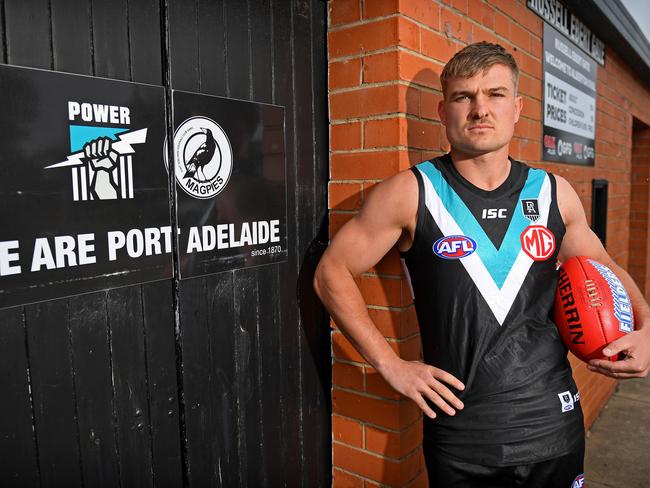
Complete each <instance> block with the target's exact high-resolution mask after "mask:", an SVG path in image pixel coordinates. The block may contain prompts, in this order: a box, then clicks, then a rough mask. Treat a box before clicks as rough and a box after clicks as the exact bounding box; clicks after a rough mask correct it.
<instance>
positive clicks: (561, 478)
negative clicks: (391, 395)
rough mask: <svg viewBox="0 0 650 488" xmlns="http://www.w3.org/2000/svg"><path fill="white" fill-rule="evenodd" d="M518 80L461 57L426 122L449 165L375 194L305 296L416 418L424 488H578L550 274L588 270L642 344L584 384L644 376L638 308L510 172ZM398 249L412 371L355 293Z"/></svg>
mask: <svg viewBox="0 0 650 488" xmlns="http://www.w3.org/2000/svg"><path fill="white" fill-rule="evenodd" d="M518 76H519V69H518V67H517V64H516V62H515V60H514V58H513V57H512V56H511V55H510V54H509V53H507V52H506V51H505V50H504V49H503V48H502V47H501V46H499V45H496V44H490V43H485V42H481V43H477V44H472V45H470V46H467V47H466V48H464V49H463V50H461V51H460V52H458V53H457V54H456V55H455V56H454V57H453V58H452V59H451V60H450V61H449V63H447V65H446V66H445V68H444V70H443V72H442V75H441V84H442V89H443V101H442V102H440V104H439V107H438V111H439V115H440V120H441V121H442V123H443V124H444V125H445V128H446V132H447V138H448V139H449V142H450V145H451V151H450V153H449V154H448V155H445V156H443V157H440V158H436V159H434V160H432V161H427V162H424V163H422V164H420V165H418V166H416V167H415V168H411V169H410V170H407V171H403V172H401V173H399V174H397V175H395V176H393V177H392V178H390V179H388V180H386V181H385V182H383V183H381V184H379V185H377V187H376V188H375V189H373V192H372V193H371V194H370V195H369V197H368V199H367V201H366V203H365V205H364V207H363V208H362V210H361V212H360V213H359V214H358V215H357V216H355V217H354V218H353V219H352V220H351V221H350V222H348V223H347V224H346V225H345V226H344V227H343V228H342V229H341V230H340V231H339V232H338V233H337V235H336V237H335V238H334V239H333V240H332V242H331V243H330V246H329V248H328V249H327V251H326V252H325V254H324V255H323V258H322V260H321V262H320V264H319V266H318V269H317V272H316V277H315V280H314V286H315V288H316V291H317V293H318V295H319V296H320V297H321V299H322V301H323V303H324V304H325V305H326V307H327V308H328V309H329V311H330V313H331V315H332V316H333V318H334V320H335V321H336V323H337V324H338V325H339V327H340V329H341V330H342V331H343V333H344V334H345V335H346V336H347V337H348V338H349V339H350V340H351V342H352V343H353V344H354V345H355V347H356V348H357V349H358V350H359V352H360V353H361V354H362V355H363V356H364V357H365V358H366V360H367V361H368V362H369V363H370V364H371V365H372V366H373V367H374V368H376V369H377V371H378V372H379V373H380V374H381V375H382V376H383V377H384V378H385V379H386V381H387V382H388V383H389V384H390V385H391V386H392V387H393V388H394V389H395V390H396V391H398V392H399V393H401V394H403V395H405V396H407V397H408V398H410V399H411V400H413V401H414V402H415V403H416V404H417V405H418V406H419V407H420V408H421V409H422V411H423V412H424V414H425V415H426V416H425V421H424V441H423V448H424V453H425V461H426V464H427V469H428V471H429V479H430V483H431V486H436V487H445V486H454V487H472V488H474V487H479V486H480V487H483V486H493V487H499V488H507V487H515V486H516V487H527V488H531V487H533V488H534V487H540V488H542V487H543V488H553V487H565V488H569V487H571V485H572V483H573V482H574V481H575V480H579V479H581V478H580V477H581V476H583V475H582V472H583V457H584V431H583V417H582V410H581V408H580V402H579V393H578V391H577V389H576V386H575V383H574V382H573V379H572V376H571V368H570V365H569V362H568V360H567V358H566V353H567V351H566V348H565V347H564V345H563V344H562V343H561V340H560V338H559V334H558V332H557V329H556V328H555V325H554V324H553V322H552V321H551V320H550V318H549V312H550V310H551V308H552V305H553V299H554V294H555V287H556V280H557V270H556V263H557V261H560V262H562V261H565V260H566V259H567V258H569V257H571V256H576V255H584V256H589V257H591V258H594V259H596V260H597V261H600V262H601V263H603V264H605V265H606V266H609V267H610V268H611V269H612V270H613V271H614V272H615V273H616V274H617V275H618V276H619V277H620V279H621V280H622V282H623V284H624V285H625V286H626V288H627V290H628V292H629V294H630V297H631V300H632V304H633V308H634V312H635V319H636V327H637V329H639V330H637V331H635V332H632V333H630V334H628V335H626V336H625V337H623V338H621V339H619V340H617V341H615V342H613V343H612V344H610V345H609V346H608V348H607V349H606V350H605V351H604V353H605V354H607V355H609V356H613V355H615V354H618V353H619V352H624V353H625V354H626V359H625V360H624V361H619V362H611V361H604V360H603V361H600V360H595V361H592V363H591V364H590V366H589V368H590V369H591V370H593V371H597V372H599V373H601V374H604V375H607V376H611V377H614V378H633V377H642V376H645V375H646V374H647V372H648V368H649V364H650V326H648V327H645V325H646V323H647V322H648V321H649V320H650V311H649V309H648V306H647V304H646V302H645V300H644V299H643V296H642V294H641V293H640V291H639V289H638V288H637V287H636V285H634V283H633V281H632V280H631V278H630V277H629V275H628V274H627V273H626V272H625V271H624V270H623V269H621V268H620V267H618V266H617V265H616V264H614V263H613V262H612V260H611V258H610V257H609V256H608V255H607V253H606V251H605V250H604V248H603V246H602V245H601V243H600V241H599V240H598V238H597V237H596V236H595V235H594V234H593V233H592V231H591V230H590V228H589V226H588V224H587V221H586V218H585V214H584V211H583V208H582V205H581V203H580V200H579V199H578V196H577V195H576V193H575V192H574V190H573V189H572V188H571V186H570V185H569V184H568V183H567V182H566V181H565V180H564V179H563V178H560V177H558V176H553V175H551V174H547V173H546V172H544V171H542V170H538V169H532V168H529V167H527V166H525V165H523V164H522V163H519V162H516V161H514V160H511V159H509V157H508V145H509V142H510V140H511V138H512V136H513V132H514V125H515V123H516V122H517V121H518V119H519V114H520V112H521V108H522V99H521V97H519V96H517V81H518ZM532 225H536V226H541V227H543V228H544V229H546V230H544V231H543V232H544V233H545V234H546V235H547V236H548V231H550V232H551V233H552V234H553V239H554V244H553V245H552V246H551V247H550V249H549V250H547V251H548V252H546V253H545V254H544V255H539V249H538V250H537V251H536V250H535V249H529V248H522V246H525V244H522V240H521V239H520V236H521V234H522V233H523V232H524V231H525V230H526V229H527V228H528V226H532ZM395 244H397V246H398V248H399V250H400V252H401V254H402V257H403V258H404V261H405V263H406V266H407V270H408V275H409V276H410V282H411V284H412V290H413V293H414V302H415V307H416V311H417V315H418V320H419V323H420V330H421V337H422V345H423V353H424V363H420V362H407V361H404V360H402V359H400V358H399V357H398V356H397V355H396V354H395V353H394V352H393V350H392V349H391V348H390V347H389V346H388V344H387V342H386V341H385V339H384V338H383V337H382V335H381V334H380V333H379V331H378V330H377V328H376V327H375V326H374V325H373V323H372V321H371V320H370V318H369V316H368V313H367V311H366V306H365V303H364V301H363V298H362V296H361V293H360V291H359V289H358V287H357V285H356V283H355V281H354V277H355V276H357V275H359V274H360V273H362V272H365V271H366V270H368V269H369V268H371V267H372V266H374V265H375V264H376V263H377V262H378V261H379V260H380V259H381V258H382V257H383V256H384V255H385V254H386V253H387V252H388V251H389V250H390V249H391V247H393V246H394V245H395ZM536 253H537V254H536ZM567 405H573V408H571V407H567Z"/></svg>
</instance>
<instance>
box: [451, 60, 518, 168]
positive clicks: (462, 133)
mask: <svg viewBox="0 0 650 488" xmlns="http://www.w3.org/2000/svg"><path fill="white" fill-rule="evenodd" d="M521 106H522V100H521V97H518V96H515V86H514V82H513V79H512V71H511V70H510V68H508V67H507V66H505V65H503V64H495V65H494V66H492V67H491V68H489V69H488V70H487V71H484V72H479V73H478V74H476V76H473V77H472V78H453V79H450V80H449V81H448V83H447V90H446V95H445V98H444V100H443V101H441V102H440V103H439V105H438V114H439V115H440V120H441V121H442V123H443V124H444V125H445V126H446V129H447V139H449V143H450V144H451V147H452V150H454V151H456V152H460V153H462V154H464V155H467V156H480V155H483V154H487V153H490V152H494V151H497V150H499V149H501V148H503V147H504V146H507V145H508V143H509V142H510V139H512V135H513V133H514V130H515V123H516V122H517V121H518V120H519V113H520V112H521Z"/></svg>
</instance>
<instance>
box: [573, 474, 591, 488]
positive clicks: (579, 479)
mask: <svg viewBox="0 0 650 488" xmlns="http://www.w3.org/2000/svg"><path fill="white" fill-rule="evenodd" d="M584 486H587V485H586V484H585V475H584V474H579V475H578V476H576V479H574V480H573V483H571V488H583V487H584Z"/></svg>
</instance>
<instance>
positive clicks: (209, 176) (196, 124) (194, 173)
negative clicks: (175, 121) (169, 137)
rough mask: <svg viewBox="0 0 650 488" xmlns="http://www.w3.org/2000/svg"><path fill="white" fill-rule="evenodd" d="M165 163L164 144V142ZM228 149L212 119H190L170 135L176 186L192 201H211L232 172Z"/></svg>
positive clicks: (230, 153)
mask: <svg viewBox="0 0 650 488" xmlns="http://www.w3.org/2000/svg"><path fill="white" fill-rule="evenodd" d="M164 151H165V164H166V165H167V168H169V162H168V161H167V141H165V149H164ZM232 160H233V157H232V148H231V146H230V141H229V140H228V137H227V136H226V133H225V132H224V130H223V129H222V128H221V126H220V125H219V124H217V123H216V122H215V121H214V120H212V119H209V118H207V117H191V118H189V119H187V120H185V121H184V122H183V123H182V124H181V125H180V126H179V127H178V129H176V132H175V133H174V163H175V167H174V171H175V174H176V181H177V182H178V185H179V186H180V187H181V188H182V189H183V191H185V193H187V194H188V195H190V196H192V197H194V198H200V199H207V198H212V197H214V196H216V195H218V194H219V193H221V191H223V189H224V188H225V187H226V185H227V184H228V180H229V179H230V175H231V173H232Z"/></svg>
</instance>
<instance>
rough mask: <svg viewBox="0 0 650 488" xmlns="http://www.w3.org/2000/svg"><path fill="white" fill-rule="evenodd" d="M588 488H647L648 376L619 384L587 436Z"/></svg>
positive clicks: (649, 439) (649, 479)
mask: <svg viewBox="0 0 650 488" xmlns="http://www.w3.org/2000/svg"><path fill="white" fill-rule="evenodd" d="M585 475H586V476H585V478H586V481H587V482H586V483H585V485H586V486H587V487H588V488H649V487H650V376H648V377H647V378H643V379H635V380H627V381H620V382H619V387H618V390H617V391H616V392H615V393H614V394H613V395H612V397H611V398H610V399H609V401H608V402H607V405H606V406H605V408H604V409H603V411H602V412H601V414H600V416H599V417H598V419H596V421H595V422H594V424H593V425H592V426H591V429H590V430H589V432H588V433H587V450H586V455H585Z"/></svg>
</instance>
